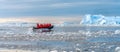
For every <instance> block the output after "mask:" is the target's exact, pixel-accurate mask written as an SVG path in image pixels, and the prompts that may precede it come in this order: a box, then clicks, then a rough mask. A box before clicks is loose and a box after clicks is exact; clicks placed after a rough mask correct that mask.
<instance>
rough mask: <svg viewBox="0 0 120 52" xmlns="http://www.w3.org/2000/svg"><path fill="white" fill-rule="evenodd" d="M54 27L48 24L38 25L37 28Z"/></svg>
mask: <svg viewBox="0 0 120 52" xmlns="http://www.w3.org/2000/svg"><path fill="white" fill-rule="evenodd" d="M51 26H52V25H51V24H50V23H46V24H39V23H37V27H36V28H39V29H40V28H49V27H51Z"/></svg>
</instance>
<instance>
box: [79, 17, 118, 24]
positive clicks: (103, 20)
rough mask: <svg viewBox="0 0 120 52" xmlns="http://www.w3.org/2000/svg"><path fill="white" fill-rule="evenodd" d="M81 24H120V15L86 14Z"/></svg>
mask: <svg viewBox="0 0 120 52" xmlns="http://www.w3.org/2000/svg"><path fill="white" fill-rule="evenodd" d="M81 24H94V25H119V24H120V17H119V16H103V15H86V16H85V17H84V18H83V20H82V21H81Z"/></svg>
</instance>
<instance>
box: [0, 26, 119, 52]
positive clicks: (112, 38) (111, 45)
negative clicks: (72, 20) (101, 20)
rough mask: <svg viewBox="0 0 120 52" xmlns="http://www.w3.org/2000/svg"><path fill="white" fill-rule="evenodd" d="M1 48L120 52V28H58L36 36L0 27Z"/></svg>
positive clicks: (29, 31) (28, 31) (24, 29)
mask: <svg viewBox="0 0 120 52" xmlns="http://www.w3.org/2000/svg"><path fill="white" fill-rule="evenodd" d="M0 48H2V49H17V50H30V51H35V52H43V50H47V51H44V52H52V51H54V52H55V51H56V52H65V51H66V52H119V51H120V27H119V26H63V27H59V26H58V27H55V28H54V29H53V31H52V32H33V31H32V28H31V27H0ZM2 49H1V50H2Z"/></svg>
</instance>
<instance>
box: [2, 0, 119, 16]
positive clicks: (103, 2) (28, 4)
mask: <svg viewBox="0 0 120 52" xmlns="http://www.w3.org/2000/svg"><path fill="white" fill-rule="evenodd" d="M84 14H103V15H119V16H120V0H0V17H10V16H13V17H14V16H75V15H77V16H79V15H84Z"/></svg>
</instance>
